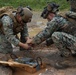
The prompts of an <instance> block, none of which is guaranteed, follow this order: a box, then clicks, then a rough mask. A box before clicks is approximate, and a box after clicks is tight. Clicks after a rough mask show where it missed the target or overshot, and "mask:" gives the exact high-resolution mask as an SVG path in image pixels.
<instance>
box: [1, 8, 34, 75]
mask: <svg viewBox="0 0 76 75" xmlns="http://www.w3.org/2000/svg"><path fill="white" fill-rule="evenodd" d="M32 15H33V14H32V12H31V11H30V10H29V9H28V8H25V7H24V8H23V7H19V8H18V9H17V10H16V11H7V12H5V13H2V14H0V60H6V61H7V60H8V59H9V58H10V54H12V52H13V48H12V46H11V44H13V45H15V46H20V47H22V48H24V49H29V48H30V46H28V44H26V43H24V42H23V41H22V40H21V41H19V39H17V38H16V34H17V33H21V39H25V40H26V41H27V40H29V38H28V29H27V23H28V22H31V19H32ZM0 74H1V75H12V70H11V69H10V68H9V67H6V66H2V65H0Z"/></svg>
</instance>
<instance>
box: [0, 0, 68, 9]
mask: <svg viewBox="0 0 76 75" xmlns="http://www.w3.org/2000/svg"><path fill="white" fill-rule="evenodd" d="M47 2H56V3H58V4H59V5H60V9H67V8H69V3H67V1H66V0H0V7H3V6H13V7H15V8H16V7H18V6H28V5H29V6H30V7H31V8H32V9H34V10H40V9H43V8H44V6H45V5H46V4H47Z"/></svg>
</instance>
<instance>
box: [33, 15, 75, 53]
mask: <svg viewBox="0 0 76 75" xmlns="http://www.w3.org/2000/svg"><path fill="white" fill-rule="evenodd" d="M54 32H57V33H54ZM50 37H52V38H53V41H54V43H55V44H56V46H57V47H58V49H59V50H60V51H64V52H65V51H66V49H68V50H67V51H66V52H65V53H66V54H69V53H70V52H69V49H70V50H72V53H73V52H74V53H75V51H76V46H75V43H76V38H75V37H76V25H75V24H73V23H71V22H70V21H68V20H67V19H65V18H63V17H61V16H58V15H56V16H55V17H54V18H53V19H52V20H51V21H50V22H48V23H47V27H46V28H45V29H44V30H43V31H41V32H40V33H38V34H37V35H36V36H35V37H34V39H33V43H34V44H35V45H38V44H40V43H41V42H43V41H44V40H46V39H48V38H50ZM58 41H59V42H58ZM62 53H63V52H62Z"/></svg>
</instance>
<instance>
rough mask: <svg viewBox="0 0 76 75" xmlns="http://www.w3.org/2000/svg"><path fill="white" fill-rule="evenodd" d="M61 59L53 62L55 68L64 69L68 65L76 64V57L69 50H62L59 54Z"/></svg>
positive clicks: (73, 65)
mask: <svg viewBox="0 0 76 75" xmlns="http://www.w3.org/2000/svg"><path fill="white" fill-rule="evenodd" d="M60 57H61V60H58V62H56V63H55V68H57V69H65V68H68V67H75V66H76V59H75V58H74V57H73V55H72V53H71V52H70V51H63V52H61V54H60Z"/></svg>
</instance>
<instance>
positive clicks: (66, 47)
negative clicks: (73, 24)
mask: <svg viewBox="0 0 76 75" xmlns="http://www.w3.org/2000/svg"><path fill="white" fill-rule="evenodd" d="M52 39H53V42H54V43H55V45H56V47H57V48H58V49H59V50H60V51H61V53H62V54H63V55H64V56H66V57H67V56H69V55H70V54H76V37H74V36H72V35H70V34H67V33H64V32H54V33H53V34H52Z"/></svg>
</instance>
